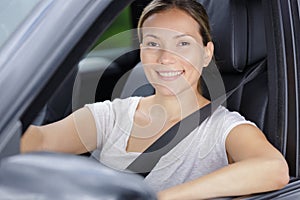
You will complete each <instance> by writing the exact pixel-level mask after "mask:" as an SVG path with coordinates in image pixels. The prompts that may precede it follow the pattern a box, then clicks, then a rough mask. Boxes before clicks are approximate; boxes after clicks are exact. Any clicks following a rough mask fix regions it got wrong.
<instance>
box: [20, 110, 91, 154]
mask: <svg viewBox="0 0 300 200" xmlns="http://www.w3.org/2000/svg"><path fill="white" fill-rule="evenodd" d="M96 145H97V134H96V125H95V121H94V118H93V115H92V113H91V112H90V110H89V109H88V108H86V107H84V108H81V109H79V110H77V111H76V112H74V113H72V114H71V115H69V116H68V117H66V118H65V119H63V120H60V121H58V122H55V123H52V124H49V125H45V126H40V127H38V126H30V127H29V128H28V129H27V131H26V132H25V133H24V135H23V137H22V138H21V152H22V153H26V152H31V151H54V152H62V153H74V154H81V153H85V152H87V151H92V150H94V149H95V148H96Z"/></svg>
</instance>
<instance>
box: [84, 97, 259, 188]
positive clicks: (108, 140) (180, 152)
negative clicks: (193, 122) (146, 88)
mask: <svg viewBox="0 0 300 200" xmlns="http://www.w3.org/2000/svg"><path fill="white" fill-rule="evenodd" d="M140 99H141V97H130V98H127V99H122V100H121V99H115V100H114V101H112V102H111V101H105V102H101V103H94V104H89V105H86V106H87V107H88V108H89V109H90V110H91V112H92V114H93V116H94V119H95V123H96V127H97V150H96V151H95V152H94V153H93V156H94V157H95V158H96V159H98V160H99V161H100V162H101V163H103V164H104V165H107V166H109V167H111V168H113V169H117V170H124V169H126V167H127V166H128V165H129V164H130V163H131V162H132V161H133V160H134V159H135V158H136V157H137V156H139V155H140V153H137V152H126V146H127V142H128V139H129V135H130V133H131V129H132V126H133V119H134V114H135V111H136V108H137V105H138V103H139V101H140ZM240 124H252V125H254V126H255V124H253V123H252V122H250V121H247V120H245V118H244V117H242V116H241V115H240V114H239V113H237V112H230V111H228V110H227V109H226V108H224V107H223V106H219V107H218V108H217V110H216V111H215V112H214V113H213V114H212V115H211V116H210V117H209V118H207V119H206V120H205V121H203V123H202V124H201V125H200V126H199V127H197V128H196V129H195V130H194V131H192V132H191V133H190V134H189V135H188V136H187V137H186V138H185V139H184V140H182V141H181V142H180V143H179V144H177V146H175V147H174V148H173V149H172V150H171V151H169V152H168V153H167V154H166V155H164V156H163V157H162V158H161V159H160V160H159V162H158V163H157V165H156V166H155V167H154V169H153V170H152V171H151V173H150V174H149V175H148V176H147V177H146V178H145V182H146V183H148V184H149V185H150V187H152V188H153V189H154V191H156V192H157V191H160V190H163V189H166V188H169V187H172V186H175V185H178V184H181V183H184V182H187V181H190V180H194V179H196V178H198V177H201V176H203V175H206V174H208V173H211V172H213V171H215V170H217V169H220V168H222V167H224V166H226V165H228V160H227V155H226V149H225V140H226V137H227V135H228V133H229V132H230V131H231V130H232V129H233V128H234V127H236V126H237V125H240ZM241 134H243V133H241Z"/></svg>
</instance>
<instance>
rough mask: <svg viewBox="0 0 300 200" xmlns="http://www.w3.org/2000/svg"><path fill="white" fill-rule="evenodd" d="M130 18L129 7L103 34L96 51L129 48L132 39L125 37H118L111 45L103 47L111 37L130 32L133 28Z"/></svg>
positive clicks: (110, 42) (111, 41) (96, 45)
mask: <svg viewBox="0 0 300 200" xmlns="http://www.w3.org/2000/svg"><path fill="white" fill-rule="evenodd" d="M131 21H132V20H131V16H130V7H127V8H126V9H124V11H122V13H121V14H120V15H119V16H118V17H117V18H116V19H115V20H114V22H113V23H112V24H111V26H110V27H109V28H108V29H107V30H106V31H105V32H104V33H103V34H102V36H101V37H100V38H99V39H98V41H97V43H96V44H95V47H96V48H95V49H94V50H100V49H101V50H103V49H111V48H120V47H129V46H131V44H132V39H131V38H124V37H116V38H115V39H114V40H110V41H109V45H101V47H99V44H103V42H104V41H106V40H109V39H110V38H111V37H113V36H115V35H117V34H120V33H122V32H124V31H127V30H130V29H131V28H132V22H131Z"/></svg>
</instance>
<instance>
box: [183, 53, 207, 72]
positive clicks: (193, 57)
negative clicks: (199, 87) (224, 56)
mask: <svg viewBox="0 0 300 200" xmlns="http://www.w3.org/2000/svg"><path fill="white" fill-rule="evenodd" d="M180 59H181V62H182V64H184V65H185V66H187V67H188V68H189V70H196V71H198V72H199V73H200V74H201V72H202V68H203V66H204V56H203V53H202V52H199V50H198V51H190V52H188V53H182V54H181V56H180Z"/></svg>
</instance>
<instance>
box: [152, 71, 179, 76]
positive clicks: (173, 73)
mask: <svg viewBox="0 0 300 200" xmlns="http://www.w3.org/2000/svg"><path fill="white" fill-rule="evenodd" d="M158 74H159V75H160V76H163V77H174V76H179V75H181V74H182V72H181V71H178V72H158Z"/></svg>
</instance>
